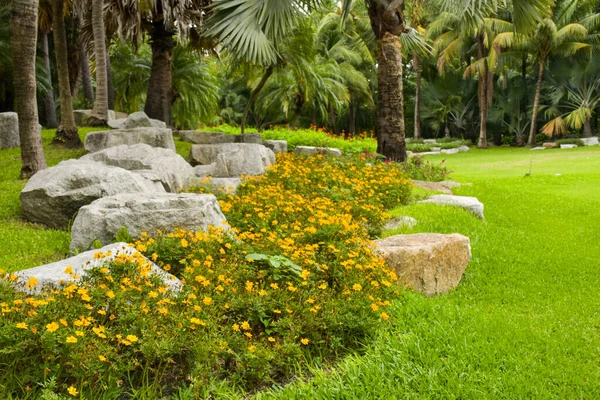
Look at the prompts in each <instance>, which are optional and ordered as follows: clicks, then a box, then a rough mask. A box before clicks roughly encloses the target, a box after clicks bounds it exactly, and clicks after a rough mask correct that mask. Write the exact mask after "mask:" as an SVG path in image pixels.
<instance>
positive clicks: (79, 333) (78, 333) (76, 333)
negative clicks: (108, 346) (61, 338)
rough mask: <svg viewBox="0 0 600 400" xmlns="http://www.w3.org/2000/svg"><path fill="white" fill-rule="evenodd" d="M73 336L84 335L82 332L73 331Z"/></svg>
mask: <svg viewBox="0 0 600 400" xmlns="http://www.w3.org/2000/svg"><path fill="white" fill-rule="evenodd" d="M75 335H76V336H84V335H85V333H83V332H82V331H75Z"/></svg>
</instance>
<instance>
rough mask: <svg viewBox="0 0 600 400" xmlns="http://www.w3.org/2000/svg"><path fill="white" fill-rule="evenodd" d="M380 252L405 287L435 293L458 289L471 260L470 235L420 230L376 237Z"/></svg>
mask: <svg viewBox="0 0 600 400" xmlns="http://www.w3.org/2000/svg"><path fill="white" fill-rule="evenodd" d="M375 245H376V252H377V254H379V256H381V257H382V258H383V259H384V260H385V261H386V262H387V264H388V265H389V266H390V267H391V268H393V269H394V270H395V272H396V274H397V275H398V281H399V282H400V283H402V284H404V285H405V286H407V287H409V288H411V289H414V290H417V291H419V292H421V293H423V294H424V295H425V296H434V295H436V294H440V293H447V292H449V291H450V290H451V289H453V288H455V287H456V286H457V285H458V284H459V282H460V280H461V278H462V276H463V273H464V272H465V269H466V268H467V265H468V264H469V261H470V260H471V244H470V240H469V238H468V237H466V236H463V235H459V234H451V235H443V234H438V233H420V234H415V235H395V236H390V237H388V238H385V239H381V240H376V241H375Z"/></svg>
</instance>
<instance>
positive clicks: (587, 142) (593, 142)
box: [581, 136, 598, 146]
mask: <svg viewBox="0 0 600 400" xmlns="http://www.w3.org/2000/svg"><path fill="white" fill-rule="evenodd" d="M581 141H582V142H583V145H584V146H598V136H592V137H589V138H581Z"/></svg>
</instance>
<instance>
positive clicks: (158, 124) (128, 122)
mask: <svg viewBox="0 0 600 400" xmlns="http://www.w3.org/2000/svg"><path fill="white" fill-rule="evenodd" d="M108 126H110V127H111V128H113V129H133V128H166V127H167V124H165V123H164V122H163V121H159V120H157V119H152V118H149V117H148V116H147V115H146V113H145V112H143V111H138V112H134V113H133V114H131V115H128V116H126V117H125V118H119V119H111V120H109V121H108Z"/></svg>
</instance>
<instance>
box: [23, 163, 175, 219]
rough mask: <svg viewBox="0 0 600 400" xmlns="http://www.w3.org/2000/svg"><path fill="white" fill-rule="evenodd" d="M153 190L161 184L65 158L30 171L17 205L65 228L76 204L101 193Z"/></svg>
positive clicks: (28, 215)
mask: <svg viewBox="0 0 600 400" xmlns="http://www.w3.org/2000/svg"><path fill="white" fill-rule="evenodd" d="M155 192H159V193H160V192H164V189H163V187H162V185H156V184H154V183H153V182H151V181H149V180H147V179H145V178H144V177H142V176H141V175H138V174H136V173H133V172H130V171H127V170H124V169H123V168H118V167H112V166H107V165H104V164H102V163H99V162H93V161H85V160H84V161H80V160H67V161H63V162H61V163H60V164H58V165H56V166H54V167H50V168H46V169H43V170H41V171H39V172H38V173H36V174H35V175H33V176H32V177H31V179H29V181H28V182H27V184H26V185H25V188H24V189H23V191H22V192H21V206H22V208H23V213H24V214H25V217H26V218H27V219H28V220H29V221H31V222H38V223H42V224H45V225H47V226H50V227H52V228H56V229H66V228H67V227H68V225H69V221H70V220H71V219H72V218H73V215H74V214H75V213H76V212H77V211H78V210H79V208H81V207H82V206H85V205H87V204H90V203H91V202H93V201H94V200H97V199H99V198H101V197H105V196H112V195H115V194H119V193H155Z"/></svg>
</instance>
